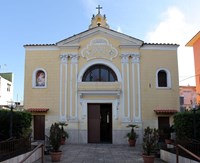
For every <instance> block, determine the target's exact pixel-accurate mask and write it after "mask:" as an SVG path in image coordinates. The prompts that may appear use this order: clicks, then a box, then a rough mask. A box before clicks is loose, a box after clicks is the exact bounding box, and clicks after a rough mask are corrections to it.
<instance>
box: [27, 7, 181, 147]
mask: <svg viewBox="0 0 200 163" xmlns="http://www.w3.org/2000/svg"><path fill="white" fill-rule="evenodd" d="M24 47H25V53H26V56H25V85H24V107H25V109H27V110H28V111H30V112H32V114H33V137H34V139H44V135H45V134H46V135H48V134H49V133H48V132H49V128H50V126H51V124H52V123H54V122H59V121H62V122H66V123H68V126H67V128H66V129H67V131H68V133H69V140H68V141H69V142H71V143H101V142H102V143H104V142H106V143H113V144H125V143H127V139H126V138H125V135H126V133H127V132H129V130H130V128H127V127H126V126H127V125H128V124H136V125H138V126H139V128H137V129H136V132H137V134H138V140H137V143H141V142H142V134H143V129H144V127H146V126H151V127H156V128H159V129H162V130H163V131H164V128H165V127H169V126H170V125H171V123H172V115H173V113H175V112H177V111H178V109H179V86H178V65H177V63H178V62H177V48H178V45H176V44H157V43H156V44H152V43H144V41H142V40H139V39H137V38H134V37H131V36H128V35H126V34H123V33H119V32H116V31H114V30H112V29H110V28H109V25H108V24H107V22H106V17H105V16H102V15H101V13H100V11H99V12H98V14H97V15H95V16H93V17H92V20H91V24H90V26H89V29H88V30H86V31H83V32H81V33H79V34H77V35H74V36H72V37H69V38H66V39H64V40H61V41H59V42H57V43H55V44H31V45H24Z"/></svg>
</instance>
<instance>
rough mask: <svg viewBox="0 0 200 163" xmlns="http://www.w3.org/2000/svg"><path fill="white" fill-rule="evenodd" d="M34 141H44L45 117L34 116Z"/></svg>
mask: <svg viewBox="0 0 200 163" xmlns="http://www.w3.org/2000/svg"><path fill="white" fill-rule="evenodd" d="M33 127H34V140H44V139H45V116H44V115H34V126H33Z"/></svg>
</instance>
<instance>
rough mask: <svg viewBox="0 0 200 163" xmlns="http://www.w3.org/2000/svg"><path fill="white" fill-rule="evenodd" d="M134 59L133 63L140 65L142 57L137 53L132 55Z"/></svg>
mask: <svg viewBox="0 0 200 163" xmlns="http://www.w3.org/2000/svg"><path fill="white" fill-rule="evenodd" d="M130 56H131V57H132V63H140V55H139V54H137V53H134V54H130Z"/></svg>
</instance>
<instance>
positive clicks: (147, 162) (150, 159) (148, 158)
mask: <svg viewBox="0 0 200 163" xmlns="http://www.w3.org/2000/svg"><path fill="white" fill-rule="evenodd" d="M142 157H143V160H144V163H154V159H155V156H154V155H145V154H143V155H142Z"/></svg>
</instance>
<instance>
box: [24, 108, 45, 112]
mask: <svg viewBox="0 0 200 163" xmlns="http://www.w3.org/2000/svg"><path fill="white" fill-rule="evenodd" d="M48 110H49V108H29V109H27V111H29V112H47V111H48Z"/></svg>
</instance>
